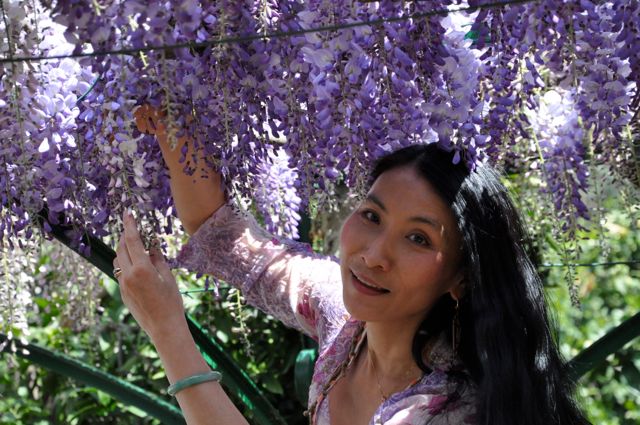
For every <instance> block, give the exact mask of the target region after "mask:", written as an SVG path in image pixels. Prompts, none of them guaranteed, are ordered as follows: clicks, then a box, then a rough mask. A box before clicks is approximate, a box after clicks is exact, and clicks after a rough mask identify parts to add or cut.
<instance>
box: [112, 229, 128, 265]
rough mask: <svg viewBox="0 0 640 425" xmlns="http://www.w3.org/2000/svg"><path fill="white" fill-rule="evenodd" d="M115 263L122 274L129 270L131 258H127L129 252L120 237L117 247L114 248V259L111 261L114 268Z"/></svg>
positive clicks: (122, 238)
mask: <svg viewBox="0 0 640 425" xmlns="http://www.w3.org/2000/svg"><path fill="white" fill-rule="evenodd" d="M116 262H117V263H118V267H120V268H121V269H122V271H123V272H125V271H129V270H130V269H131V258H130V257H129V251H128V250H127V244H126V242H125V240H124V237H121V238H120V241H118V246H117V248H116V259H115V260H114V261H113V263H114V266H115V263H116Z"/></svg>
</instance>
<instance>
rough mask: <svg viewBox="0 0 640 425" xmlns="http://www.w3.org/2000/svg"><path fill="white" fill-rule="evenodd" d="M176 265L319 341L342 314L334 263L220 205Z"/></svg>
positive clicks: (334, 327)
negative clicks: (217, 282) (207, 278)
mask: <svg viewBox="0 0 640 425" xmlns="http://www.w3.org/2000/svg"><path fill="white" fill-rule="evenodd" d="M176 260H177V261H176V265H177V266H179V267H184V268H187V269H189V270H191V271H194V272H198V273H203V274H208V275H211V276H214V277H216V278H219V279H221V280H224V281H225V282H227V283H228V284H230V285H233V286H234V287H237V288H239V289H240V290H241V291H242V294H243V295H244V297H245V299H246V300H247V302H248V303H249V304H251V305H253V306H254V307H257V308H259V309H260V310H262V311H264V312H265V313H268V314H270V315H272V316H274V317H276V318H277V319H279V320H280V321H282V322H283V323H284V324H285V325H287V326H290V327H293V328H295V329H298V330H300V331H302V332H304V333H306V334H307V335H309V336H310V337H312V338H314V339H315V340H316V341H318V342H319V343H320V345H321V346H322V345H324V343H325V342H326V341H327V339H328V338H330V337H331V336H332V335H333V334H335V332H337V330H339V329H340V327H341V326H342V324H343V323H344V322H345V320H346V318H347V313H346V310H345V309H344V304H343V302H342V285H341V281H342V279H341V276H340V266H339V264H338V263H337V261H336V260H335V259H332V258H329V257H323V256H320V255H317V254H315V253H313V251H312V250H311V248H310V247H309V246H308V245H306V244H302V243H298V242H294V241H290V240H279V239H276V238H274V237H273V236H272V235H270V234H268V233H267V232H266V231H265V230H264V229H262V228H261V227H260V226H259V225H258V223H257V222H256V220H255V218H254V217H253V216H251V215H250V214H248V213H245V212H242V211H240V210H239V209H238V208H237V207H235V206H233V205H230V204H226V205H224V206H222V207H220V209H218V210H217V211H216V212H215V213H214V214H213V215H212V216H211V217H210V218H209V219H208V220H207V221H206V222H205V223H203V224H202V226H200V228H199V229H198V230H197V231H196V232H195V233H194V234H193V235H192V236H191V238H190V239H189V241H188V242H187V244H186V245H185V246H183V247H182V249H181V251H180V253H179V254H178V257H177V259H176Z"/></svg>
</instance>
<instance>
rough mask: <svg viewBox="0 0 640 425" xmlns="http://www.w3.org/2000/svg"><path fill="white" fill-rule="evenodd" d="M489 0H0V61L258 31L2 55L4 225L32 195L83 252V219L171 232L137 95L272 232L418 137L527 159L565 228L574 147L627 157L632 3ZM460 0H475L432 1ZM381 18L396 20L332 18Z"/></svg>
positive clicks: (589, 158)
mask: <svg viewBox="0 0 640 425" xmlns="http://www.w3.org/2000/svg"><path fill="white" fill-rule="evenodd" d="M489 3H493V2H489V1H485V0H469V1H468V4H467V3H465V2H463V1H460V0H458V1H454V0H437V1H431V2H423V1H422V2H421V1H416V2H396V1H381V2H352V1H327V0H306V1H302V0H297V1H276V0H260V1H253V0H244V1H229V0H224V1H215V2H214V1H197V0H167V1H162V2H143V1H140V0H128V1H122V0H112V1H107V2H84V1H80V0H56V1H53V2H41V1H37V0H28V1H22V0H2V3H1V4H2V17H1V18H2V19H0V34H1V36H2V38H1V44H0V55H1V56H2V58H3V59H11V58H15V57H20V56H37V55H43V56H51V55H60V54H65V53H71V52H76V53H78V52H91V51H104V50H113V49H142V48H144V47H146V46H161V45H168V44H175V43H189V42H194V43H198V42H203V41H210V40H225V39H227V38H229V37H240V38H241V37H242V36H244V35H260V34H263V35H265V37H264V38H255V37H254V38H252V39H250V40H247V41H237V42H232V43H219V44H211V45H207V46H205V47H198V48H194V47H192V48H180V49H172V50H166V49H156V50H148V51H144V52H143V51H140V52H137V53H136V52H134V53H130V54H126V55H96V56H92V57H91V56H90V57H84V58H82V59H55V60H47V61H35V62H28V61H8V62H2V63H0V71H1V76H0V140H1V145H0V162H1V163H2V164H3V167H2V169H0V204H1V205H2V209H0V240H2V241H6V243H7V244H9V245H12V244H15V243H18V244H20V243H23V242H24V241H25V240H28V239H30V238H31V237H32V235H33V233H34V231H35V229H37V228H38V227H37V226H36V225H35V217H36V216H37V215H38V214H42V213H43V211H44V213H45V214H46V218H47V220H45V223H44V231H45V233H46V232H47V231H49V230H50V226H51V225H53V224H67V225H69V224H70V225H72V226H74V228H75V229H76V231H75V233H74V234H73V235H70V236H72V238H73V239H74V240H75V243H76V247H77V248H79V249H80V250H81V251H83V252H85V253H86V251H87V247H85V246H82V245H81V240H82V235H83V234H84V233H85V232H86V233H89V234H92V235H95V236H98V237H102V236H106V235H109V234H112V232H113V230H114V228H115V226H116V225H117V220H118V217H119V216H120V213H121V212H122V210H123V209H124V208H133V209H134V210H136V211H137V212H138V214H139V215H140V216H141V217H143V218H144V219H145V220H146V222H147V224H149V225H150V226H149V227H150V228H151V229H152V230H153V231H154V232H156V233H171V232H172V231H173V219H174V209H173V208H172V201H171V194H170V190H169V180H168V175H167V171H166V170H165V167H164V165H163V160H162V157H161V154H160V150H159V148H158V145H157V141H156V140H155V138H154V136H152V135H149V134H145V133H142V132H140V131H139V129H138V128H137V127H136V125H135V117H134V113H135V110H136V108H138V107H140V106H142V105H150V106H152V107H153V108H156V109H157V110H159V111H162V113H163V114H164V117H165V118H164V119H165V120H166V126H167V128H168V131H169V135H170V138H171V139H175V138H177V137H181V136H185V135H186V136H188V140H189V143H190V144H191V145H192V146H193V148H194V149H185V151H184V154H183V161H184V164H185V172H190V173H193V172H194V171H195V170H194V169H193V167H192V165H191V164H193V161H192V158H190V157H188V155H187V152H193V154H194V155H201V154H203V155H204V157H205V158H206V160H207V161H208V162H209V164H210V165H211V166H213V167H216V168H217V169H218V170H220V171H221V172H222V174H223V175H224V176H225V177H226V179H227V180H228V181H229V182H231V181H232V182H233V183H232V184H230V186H231V187H232V189H233V190H234V191H235V193H236V194H237V195H239V196H243V197H246V198H248V197H253V198H254V202H255V206H256V210H257V211H258V212H260V213H261V215H262V216H263V218H264V220H265V223H266V224H267V226H268V227H270V229H271V230H272V231H273V232H274V233H278V234H280V235H283V236H289V237H297V236H298V234H297V226H298V222H299V220H300V215H299V214H300V212H301V210H303V209H304V208H306V207H307V206H308V205H309V203H310V202H323V201H325V200H326V199H328V198H330V197H331V194H332V193H333V192H334V190H335V188H336V186H337V185H342V184H346V185H347V186H348V187H350V188H353V189H355V190H361V189H362V187H363V186H364V185H365V182H366V177H367V172H368V170H369V169H370V166H371V164H372V161H374V160H375V159H376V158H378V157H379V156H381V155H383V154H385V153H387V152H390V151H391V150H393V149H395V148H397V147H400V146H405V145H408V144H412V143H425V142H435V143H440V144H441V145H442V146H443V147H445V148H446V149H449V150H453V151H455V152H456V155H455V160H456V161H464V162H465V163H466V164H467V165H468V166H469V167H470V168H473V167H474V166H475V164H477V163H478V162H479V161H490V162H493V163H497V164H507V165H509V166H510V167H514V166H515V167H518V169H520V170H521V171H528V170H530V169H531V168H532V167H537V169H538V170H541V171H542V178H543V181H544V184H543V190H545V191H547V192H549V193H551V194H552V200H553V202H554V204H555V206H556V210H557V215H558V217H559V218H560V219H561V221H562V223H563V229H564V230H565V231H566V232H567V233H569V234H574V233H575V231H576V229H578V228H580V226H582V225H584V224H585V223H586V222H587V220H588V219H589V211H588V208H587V207H586V206H585V204H584V202H583V199H582V197H583V195H584V193H585V191H586V190H587V189H588V175H589V167H588V165H587V163H592V164H608V165H609V166H610V167H611V169H612V170H615V171H616V172H618V171H621V170H626V171H627V175H628V174H629V173H628V172H629V170H632V171H631V174H635V173H637V170H638V168H639V166H638V159H637V157H634V156H633V155H632V153H633V152H634V150H633V146H634V145H633V143H634V142H633V140H632V139H633V137H634V136H633V131H635V130H634V125H637V124H636V122H635V121H634V119H635V120H637V118H638V111H639V110H640V92H639V90H638V87H640V1H639V0H610V1H604V2H595V1H591V0H562V1H560V0H539V1H531V2H528V3H518V4H512V5H509V4H505V5H503V6H500V7H497V6H496V5H495V4H491V7H486V8H483V7H484V6H486V5H488V4H489ZM464 6H473V7H477V9H476V10H470V11H467V12H456V13H450V14H448V15H446V14H432V15H430V14H429V13H428V12H432V11H438V10H440V11H441V10H446V9H447V8H455V7H464ZM416 14H421V15H418V16H421V17H419V18H416V17H414V16H416ZM379 18H394V19H393V20H392V21H390V22H386V23H382V24H376V25H360V26H350V27H348V28H339V27H340V25H341V24H350V23H354V22H359V21H368V20H374V19H379ZM396 18H398V19H396ZM326 26H330V27H332V28H334V29H331V30H326V31H317V32H305V33H301V32H300V30H308V29H312V28H317V27H326ZM287 31H294V32H295V31H298V33H296V34H295V35H292V36H290V37H280V36H279V37H268V36H267V35H268V34H271V33H276V32H278V33H280V32H287ZM550 114H551V115H550ZM554 114H559V115H554ZM552 115H553V116H552ZM634 117H635V118H634ZM558 120H560V121H558ZM629 146H631V148H630V147H629ZM630 149H631V150H630ZM630 152H631V153H630ZM540 162H542V164H541V163H540Z"/></svg>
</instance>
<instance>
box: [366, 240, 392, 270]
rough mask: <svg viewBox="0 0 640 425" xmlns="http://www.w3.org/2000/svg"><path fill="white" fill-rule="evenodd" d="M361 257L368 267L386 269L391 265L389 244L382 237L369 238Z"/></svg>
mask: <svg viewBox="0 0 640 425" xmlns="http://www.w3.org/2000/svg"><path fill="white" fill-rule="evenodd" d="M361 258H362V261H363V262H364V264H365V265H366V266H367V267H368V268H370V269H379V270H380V271H388V270H389V268H390V267H391V255H390V252H389V244H388V243H387V242H386V241H385V239H384V238H383V237H378V238H375V239H372V240H370V241H369V243H368V244H367V245H366V246H365V247H364V249H363V251H362V253H361Z"/></svg>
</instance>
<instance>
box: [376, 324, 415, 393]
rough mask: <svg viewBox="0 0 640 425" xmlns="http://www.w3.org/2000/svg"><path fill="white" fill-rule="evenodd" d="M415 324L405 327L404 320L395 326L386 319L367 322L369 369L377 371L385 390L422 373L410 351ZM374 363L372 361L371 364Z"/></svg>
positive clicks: (408, 381)
mask: <svg viewBox="0 0 640 425" xmlns="http://www.w3.org/2000/svg"><path fill="white" fill-rule="evenodd" d="M417 327H418V324H416V326H407V324H406V322H404V323H402V324H398V325H394V323H389V322H367V324H366V332H367V351H368V356H370V357H371V358H370V359H369V360H370V361H369V362H368V363H369V368H370V369H371V371H370V372H372V373H373V374H376V373H377V377H378V379H379V380H380V383H381V385H382V384H386V385H383V386H384V387H385V389H386V390H387V391H386V392H387V393H389V392H390V391H389V390H397V388H393V386H397V385H401V384H402V383H405V384H406V385H408V384H409V383H410V382H411V381H413V380H414V379H416V378H418V377H420V376H422V370H421V369H420V368H419V367H418V365H417V364H416V362H415V361H414V359H413V354H412V353H411V346H412V343H413V337H414V335H415V332H416V330H417ZM371 362H373V364H372V363H371Z"/></svg>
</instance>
